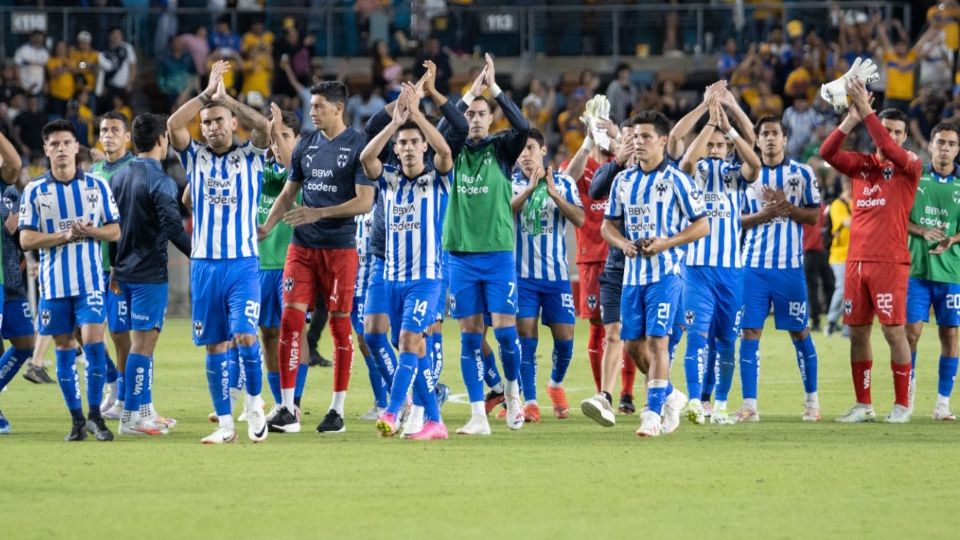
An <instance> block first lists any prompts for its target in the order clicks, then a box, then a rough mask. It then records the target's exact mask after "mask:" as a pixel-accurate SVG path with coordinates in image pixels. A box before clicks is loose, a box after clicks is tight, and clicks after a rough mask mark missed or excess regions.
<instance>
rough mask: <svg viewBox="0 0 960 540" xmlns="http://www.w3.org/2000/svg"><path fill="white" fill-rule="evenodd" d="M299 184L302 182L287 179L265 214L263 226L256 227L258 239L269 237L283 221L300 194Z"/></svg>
mask: <svg viewBox="0 0 960 540" xmlns="http://www.w3.org/2000/svg"><path fill="white" fill-rule="evenodd" d="M294 163H296V162H294ZM301 182H302V180H292V179H287V183H285V184H284V185H283V189H281V190H280V194H279V195H277V198H276V200H274V201H273V206H271V207H270V213H268V214H267V219H265V220H264V222H263V225H260V226H259V227H257V238H258V239H260V240H263V239H264V238H266V237H267V236H269V235H270V231H272V230H273V227H274V226H276V224H277V223H278V222H279V221H280V220H281V219H283V216H284V214H286V213H287V212H289V211H290V208H291V207H292V206H293V202H294V201H296V200H297V195H299V194H300V185H301Z"/></svg>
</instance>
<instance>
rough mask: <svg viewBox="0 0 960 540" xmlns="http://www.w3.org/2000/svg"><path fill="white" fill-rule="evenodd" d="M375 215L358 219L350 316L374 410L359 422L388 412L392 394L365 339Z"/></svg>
mask: <svg viewBox="0 0 960 540" xmlns="http://www.w3.org/2000/svg"><path fill="white" fill-rule="evenodd" d="M373 213H374V210H370V211H369V212H367V213H366V214H361V215H359V216H356V218H355V219H356V222H357V257H358V259H359V262H360V264H359V266H358V269H357V283H356V285H355V286H354V292H353V310H352V311H351V312H350V321H351V322H352V323H353V331H354V333H355V334H356V335H357V347H358V348H359V349H360V354H362V355H363V360H364V362H365V363H366V364H367V375H368V376H369V378H370V388H371V390H373V406H372V407H371V408H370V410H368V411H367V412H365V413H363V414H361V415H360V416H358V417H357V418H359V419H360V420H376V419H377V418H378V417H379V416H380V414H381V413H383V411H384V410H386V408H387V393H388V392H389V391H390V388H389V387H388V386H387V381H386V380H385V379H384V378H383V375H382V374H381V373H380V368H379V367H378V365H377V361H376V358H375V357H374V356H373V352H372V351H371V350H370V347H369V346H368V345H367V342H366V340H364V338H363V333H364V325H363V318H364V311H365V309H364V305H365V303H366V296H367V287H368V286H369V284H370V278H371V275H370V274H371V271H372V270H373V261H374V258H373V255H372V254H371V252H370V236H371V235H370V229H371V228H373ZM381 268H382V267H381ZM301 365H302V364H301Z"/></svg>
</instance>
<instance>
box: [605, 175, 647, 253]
mask: <svg viewBox="0 0 960 540" xmlns="http://www.w3.org/2000/svg"><path fill="white" fill-rule="evenodd" d="M619 178H620V175H619V174H618V175H616V177H615V178H614V180H613V186H614V187H612V188H610V198H609V199H608V200H607V209H606V211H605V212H604V213H603V223H601V224H600V236H601V237H602V238H603V239H604V240H605V241H606V242H607V244H609V245H610V246H611V247H615V248H617V249H619V250H620V251H623V254H624V255H626V256H627V257H636V256H637V254H638V250H637V245H636V244H635V243H634V242H633V241H631V240H630V239H629V238H627V237H626V236H624V235H623V233H622V232H620V231H621V230H622V229H623V214H624V212H623V206H622V205H621V204H620V197H619V195H617V193H619V191H620V190H619V189H616V187H617V186H618V185H619V182H618V180H619Z"/></svg>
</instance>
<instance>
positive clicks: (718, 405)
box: [713, 399, 727, 411]
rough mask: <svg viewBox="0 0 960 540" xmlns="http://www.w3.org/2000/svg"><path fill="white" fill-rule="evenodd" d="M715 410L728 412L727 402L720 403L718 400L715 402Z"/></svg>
mask: <svg viewBox="0 0 960 540" xmlns="http://www.w3.org/2000/svg"><path fill="white" fill-rule="evenodd" d="M713 410H715V411H725V410H727V402H726V401H720V400H719V399H718V400H717V401H716V402H714V404H713Z"/></svg>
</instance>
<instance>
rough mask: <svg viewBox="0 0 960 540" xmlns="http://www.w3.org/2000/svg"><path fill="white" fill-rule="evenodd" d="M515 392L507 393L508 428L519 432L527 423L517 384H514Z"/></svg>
mask: <svg viewBox="0 0 960 540" xmlns="http://www.w3.org/2000/svg"><path fill="white" fill-rule="evenodd" d="M514 385H515V386H514V389H513V392H509V391H508V392H507V395H506V402H507V417H506V420H507V427H508V428H510V429H513V430H518V429H520V428H522V427H523V424H524V422H525V421H526V419H525V417H524V415H523V404H522V403H521V402H520V396H519V394H518V392H517V390H516V383H514Z"/></svg>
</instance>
